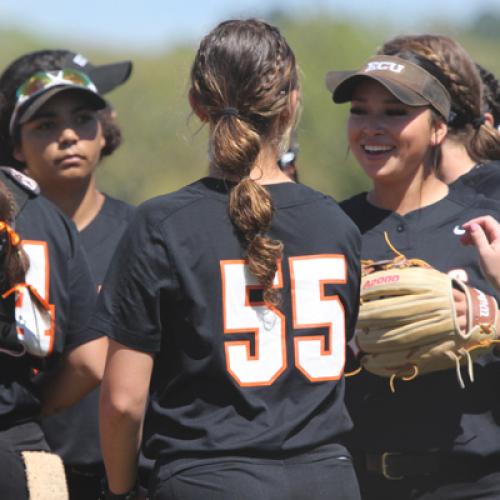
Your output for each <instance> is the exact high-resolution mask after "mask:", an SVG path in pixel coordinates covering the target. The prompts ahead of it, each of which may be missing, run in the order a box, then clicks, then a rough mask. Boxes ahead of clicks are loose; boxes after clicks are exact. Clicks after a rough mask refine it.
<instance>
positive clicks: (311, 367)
mask: <svg viewBox="0 0 500 500" xmlns="http://www.w3.org/2000/svg"><path fill="white" fill-rule="evenodd" d="M230 187H231V185H230V183H227V182H224V181H222V180H217V179H214V178H205V179H202V180H200V181H197V182H195V183H193V184H191V185H189V186H187V187H185V188H183V189H181V190H180V191H178V192H176V193H172V194H169V195H165V196H161V197H158V198H155V199H153V200H150V201H148V202H146V203H144V204H143V205H141V206H140V207H139V208H138V209H137V210H136V213H135V216H134V219H133V220H132V222H131V224H130V226H129V228H128V230H127V231H126V233H125V236H124V238H123V239H122V241H121V243H120V245H119V247H118V250H117V252H116V254H115V256H114V259H113V263H112V265H111V267H110V270H109V272H108V275H107V277H106V280H105V282H104V284H103V288H102V290H101V294H100V298H99V305H98V308H97V314H96V316H95V317H94V318H93V321H92V328H94V329H95V330H97V332H99V333H101V332H102V333H105V334H107V335H108V336H109V337H111V338H113V339H115V340H116V341H118V342H120V343H121V344H124V345H126V346H128V347H129V348H132V349H136V350H141V351H146V352H151V353H155V364H154V369H153V375H152V381H151V390H150V396H151V401H150V404H149V408H148V411H147V415H146V423H145V430H144V436H145V454H146V456H148V457H151V458H158V457H161V456H167V457H174V456H176V457H189V456H196V457H203V456H210V455H214V454H227V453H238V454H251V455H253V456H271V455H272V454H277V455H278V454H281V453H289V452H295V451H297V450H308V449H313V448H315V447H317V446H319V445H321V444H323V443H330V442H333V441H335V439H336V438H337V437H338V436H339V435H340V434H342V433H344V432H346V431H347V430H348V429H349V428H350V427H351V421H350V418H349V416H348V414H347V412H346V411H345V407H344V379H343V370H344V362H345V343H346V336H347V337H349V336H350V335H351V334H352V332H353V328H354V323H355V317H356V314H357V307H358V292H359V273H360V270H359V251H360V235H359V231H358V230H357V229H356V227H355V226H354V224H352V222H351V221H350V220H349V219H348V217H346V216H345V214H344V213H343V212H342V211H341V210H340V208H339V207H338V205H337V204H336V203H335V202H334V201H333V200H332V199H331V198H329V197H327V196H325V195H323V194H321V193H318V192H316V191H313V190H311V189H309V188H307V187H305V186H303V185H299V184H294V183H282V184H274V185H268V186H266V187H267V189H268V190H269V192H270V194H271V196H272V199H273V205H274V209H275V213H274V217H273V223H272V227H271V229H270V232H269V234H270V236H271V237H273V238H277V239H279V240H281V241H282V242H283V244H284V254H283V257H282V259H281V260H280V262H279V263H278V272H277V274H276V277H275V282H274V286H275V287H276V289H277V290H279V297H280V300H279V305H278V306H276V307H274V306H270V305H266V304H265V303H263V300H262V293H261V292H262V290H261V289H260V287H259V286H258V284H257V282H256V280H255V278H254V277H253V276H252V275H251V274H250V272H249V270H248V265H247V261H246V260H245V251H244V248H243V246H242V243H241V240H240V238H239V235H238V233H237V231H236V230H235V227H234V226H233V224H232V223H231V221H230V219H229V215H228V189H230Z"/></svg>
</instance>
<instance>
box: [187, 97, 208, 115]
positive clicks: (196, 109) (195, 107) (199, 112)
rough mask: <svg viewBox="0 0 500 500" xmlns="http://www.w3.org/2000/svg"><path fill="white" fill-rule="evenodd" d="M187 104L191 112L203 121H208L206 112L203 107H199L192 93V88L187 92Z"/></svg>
mask: <svg viewBox="0 0 500 500" xmlns="http://www.w3.org/2000/svg"><path fill="white" fill-rule="evenodd" d="M188 99H189V105H190V106H191V109H192V110H193V113H194V114H195V115H196V116H197V117H198V118H199V119H200V120H201V121H202V122H203V123H205V122H208V114H207V112H206V110H205V108H203V107H201V106H200V104H199V103H198V101H197V100H196V98H195V97H194V94H193V89H189V93H188Z"/></svg>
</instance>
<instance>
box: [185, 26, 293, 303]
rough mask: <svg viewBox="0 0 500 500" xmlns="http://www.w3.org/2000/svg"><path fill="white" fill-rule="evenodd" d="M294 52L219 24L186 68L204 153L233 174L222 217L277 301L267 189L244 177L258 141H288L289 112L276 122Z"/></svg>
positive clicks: (272, 31) (254, 29)
mask: <svg viewBox="0 0 500 500" xmlns="http://www.w3.org/2000/svg"><path fill="white" fill-rule="evenodd" d="M298 85H299V83H298V70H297V67H296V62H295V56H294V54H293V52H292V50H291V49H290V47H289V46H288V44H287V43H286V41H285V39H284V38H283V36H282V35H281V33H280V32H279V30H278V29H277V28H275V27H273V26H270V25H269V24H267V23H265V22H262V21H257V20H255V19H249V20H246V21H226V22H223V23H221V24H220V25H219V26H217V27H216V28H215V29H214V30H213V31H212V32H211V33H209V34H208V35H207V36H206V37H205V38H204V39H203V40H202V42H201V44H200V48H199V50H198V52H197V55H196V57H195V60H194V63H193V67H192V69H191V90H190V95H191V97H192V99H193V100H194V102H195V103H196V106H197V107H199V108H200V109H202V110H203V112H204V113H205V114H206V116H207V120H208V121H209V123H210V126H211V135H210V156H211V160H212V162H213V164H214V165H215V166H216V167H217V168H218V169H219V170H220V171H221V173H223V174H224V175H227V176H230V177H231V176H235V177H236V178H237V179H239V181H238V183H237V184H236V186H235V187H234V188H233V189H232V190H231V193H230V196H229V216H230V218H231V221H232V223H233V224H234V226H235V227H236V228H237V230H238V233H239V235H240V236H241V240H242V242H243V244H244V246H245V249H246V254H247V258H248V263H249V268H250V271H251V272H252V274H253V275H254V276H255V277H256V278H257V279H258V281H259V283H260V284H261V285H262V286H263V288H264V300H266V301H267V302H269V303H272V304H276V303H277V302H278V301H279V295H278V293H277V292H276V290H274V289H273V288H272V284H273V280H274V277H275V275H276V271H277V265H278V260H279V259H280V258H281V256H282V253H283V244H282V243H281V242H280V241H278V240H275V239H272V238H270V237H269V236H268V235H267V232H268V231H269V229H270V227H271V222H272V218H273V211H274V209H273V204H272V199H271V196H270V194H269V191H268V190H267V189H266V188H265V187H264V186H263V185H261V184H258V183H257V182H255V181H253V180H252V179H250V178H249V174H250V171H251V170H252V169H253V167H254V166H255V162H256V159H257V157H258V155H259V153H260V152H261V149H262V147H263V144H264V143H266V144H273V145H274V146H275V147H276V149H278V150H279V148H280V145H281V144H286V143H287V142H288V137H286V136H287V134H289V132H290V131H291V129H292V127H293V117H290V116H288V117H287V119H286V120H284V119H283V116H284V115H286V113H284V112H285V111H286V110H287V109H289V106H290V92H291V91H292V90H295V89H298Z"/></svg>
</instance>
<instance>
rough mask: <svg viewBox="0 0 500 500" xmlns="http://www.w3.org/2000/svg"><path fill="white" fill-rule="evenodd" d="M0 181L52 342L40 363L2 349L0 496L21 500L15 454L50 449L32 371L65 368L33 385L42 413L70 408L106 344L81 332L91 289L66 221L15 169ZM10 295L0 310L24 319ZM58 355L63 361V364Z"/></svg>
mask: <svg viewBox="0 0 500 500" xmlns="http://www.w3.org/2000/svg"><path fill="white" fill-rule="evenodd" d="M0 180H1V181H2V182H3V183H4V184H5V185H6V186H7V187H8V188H9V190H10V191H11V192H12V193H13V196H14V197H15V199H16V201H17V207H18V214H17V216H16V217H15V227H16V232H17V233H18V234H19V236H20V237H21V238H22V240H23V249H24V251H25V252H26V254H27V255H28V257H29V261H30V262H29V269H28V272H27V274H26V282H27V283H29V284H30V285H32V286H34V287H35V288H36V290H37V291H38V293H39V294H40V295H41V297H42V299H43V300H44V301H45V302H46V303H48V310H49V311H51V315H52V322H53V323H52V324H53V327H54V328H52V327H51V328H49V329H48V330H47V332H46V334H47V338H48V339H50V341H49V342H47V356H46V357H45V358H44V359H43V361H40V360H39V358H33V357H32V356H30V355H28V354H24V355H22V356H20V357H18V356H12V355H11V353H8V352H6V350H5V349H2V350H0V361H1V362H0V456H1V459H0V460H1V463H2V474H0V496H1V497H2V499H6V500H23V499H26V500H27V499H28V497H29V495H30V494H29V493H28V490H27V484H26V475H25V471H24V468H25V467H24V464H23V461H22V458H21V453H22V452H26V451H49V447H48V445H47V443H46V440H45V437H44V434H43V431H42V429H41V426H40V422H39V419H40V411H41V405H40V397H41V394H40V389H38V388H37V385H35V383H34V381H33V380H32V373H33V369H34V368H37V369H38V370H39V369H40V368H41V367H42V368H43V370H42V373H43V374H44V375H45V374H50V373H51V371H53V370H55V369H58V367H59V369H60V368H61V366H62V367H63V369H62V371H61V372H60V377H59V378H54V379H51V381H50V383H49V381H47V383H46V385H45V389H44V385H43V382H44V380H45V378H42V377H39V378H37V380H36V382H37V384H38V385H40V384H41V389H42V394H43V395H44V397H45V410H46V411H47V412H49V413H50V412H53V411H56V410H57V409H60V408H62V407H64V406H67V405H69V404H72V403H74V401H76V400H78V399H79V398H80V397H81V396H82V395H83V394H84V393H86V392H88V390H89V389H90V388H91V387H92V386H95V385H96V384H97V382H98V380H99V377H100V375H101V372H102V366H103V365H104V355H105V351H106V344H107V342H106V341H105V340H104V339H103V338H97V337H98V336H97V335H96V333H95V332H90V331H89V330H87V327H86V325H87V322H88V318H89V316H90V315H91V312H92V309H93V307H94V301H95V289H94V286H93V284H92V279H91V275H90V272H89V269H88V265H87V262H86V260H85V257H84V255H83V252H82V250H81V247H80V245H79V244H78V239H77V235H76V231H75V230H74V228H73V226H72V224H71V222H70V221H69V220H68V219H67V218H66V217H65V216H63V214H61V213H60V212H59V211H58V210H57V209H56V208H55V207H54V206H53V205H52V204H51V203H50V202H48V201H47V200H45V199H44V198H42V197H41V196H38V194H37V192H36V190H37V186H36V183H34V182H33V181H32V180H31V179H29V178H27V177H25V176H23V175H22V174H20V173H19V172H17V171H16V170H13V169H5V168H2V170H1V171H0ZM5 291H6V290H2V293H4V292H5ZM10 297H11V298H10V299H3V300H9V302H8V303H5V302H2V303H3V307H7V308H12V309H14V307H15V308H17V309H19V314H20V315H21V317H22V315H23V311H22V308H23V302H24V299H22V298H18V300H17V301H16V303H15V304H14V302H13V295H11V296H10ZM10 301H12V302H10ZM16 314H17V313H16ZM10 315H11V313H10V312H9V316H10ZM2 321H5V318H3V319H2ZM33 321H35V318H33ZM23 328H29V329H30V330H31V331H36V330H37V325H36V324H34V323H33V324H26V325H25V326H23ZM0 345H3V344H1V343H0ZM63 353H64V354H65V355H66V356H65V358H61V356H62V354H63ZM61 361H64V362H63V363H61ZM88 375H91V377H88ZM54 376H55V375H54ZM45 472H47V471H45ZM38 474H39V475H40V471H38ZM42 478H43V481H42V483H43V484H45V485H49V484H51V481H52V483H53V482H54V477H44V476H43V472H42ZM62 487H64V488H65V485H64V484H63V485H62ZM58 493H60V494H61V495H62V494H64V492H63V491H61V492H58ZM31 494H32V495H33V496H32V497H31V498H33V497H36V493H35V492H33V491H32V492H31ZM38 494H42V495H43V494H47V492H46V491H45V493H44V492H43V491H41V492H40V491H39V492H38ZM49 494H50V493H49Z"/></svg>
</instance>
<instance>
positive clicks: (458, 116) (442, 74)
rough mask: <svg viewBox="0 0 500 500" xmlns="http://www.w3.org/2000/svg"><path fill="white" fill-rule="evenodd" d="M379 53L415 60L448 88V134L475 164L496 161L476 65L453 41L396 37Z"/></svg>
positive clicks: (498, 150)
mask: <svg viewBox="0 0 500 500" xmlns="http://www.w3.org/2000/svg"><path fill="white" fill-rule="evenodd" d="M379 54H385V55H397V56H398V57H401V58H403V59H405V58H406V59H413V58H417V59H419V60H420V62H421V63H422V65H423V66H424V65H426V66H427V68H428V69H429V70H430V71H431V72H432V73H433V74H434V76H436V77H437V78H438V79H439V80H440V81H441V83H443V85H445V87H446V88H447V89H448V91H449V93H450V96H451V113H450V117H449V120H448V135H447V137H448V138H450V139H451V140H454V141H457V142H459V143H461V144H463V145H464V146H465V148H466V150H467V153H468V154H469V156H470V157H471V158H472V159H473V160H474V161H476V162H482V161H488V160H498V159H500V135H499V134H498V132H497V131H496V130H495V129H493V128H492V127H490V126H489V125H487V124H485V123H484V112H485V109H484V108H485V106H484V101H483V99H484V87H483V83H482V81H481V77H480V75H479V71H478V69H477V66H476V64H475V63H474V61H473V60H472V58H471V57H470V56H469V54H468V53H467V52H466V51H465V49H464V48H463V47H462V46H461V45H460V44H459V43H458V42H457V41H455V40H453V39H452V38H450V37H446V36H442V35H415V36H400V37H396V38H393V39H392V40H389V41H388V42H386V43H385V44H384V45H383V46H382V48H381V49H380V50H379Z"/></svg>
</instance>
